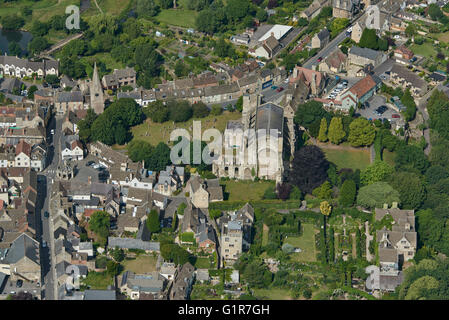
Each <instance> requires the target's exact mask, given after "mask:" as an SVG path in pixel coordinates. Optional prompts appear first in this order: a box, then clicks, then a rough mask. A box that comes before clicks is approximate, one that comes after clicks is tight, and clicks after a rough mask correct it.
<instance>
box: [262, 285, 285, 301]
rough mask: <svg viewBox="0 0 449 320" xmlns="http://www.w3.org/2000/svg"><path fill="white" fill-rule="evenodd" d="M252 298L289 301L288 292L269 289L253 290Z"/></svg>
mask: <svg viewBox="0 0 449 320" xmlns="http://www.w3.org/2000/svg"><path fill="white" fill-rule="evenodd" d="M254 296H255V297H256V298H259V299H262V298H267V299H268V300H291V299H292V298H291V296H290V291H289V290H285V289H280V288H270V289H254Z"/></svg>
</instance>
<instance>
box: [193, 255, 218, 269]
mask: <svg viewBox="0 0 449 320" xmlns="http://www.w3.org/2000/svg"><path fill="white" fill-rule="evenodd" d="M214 267H215V266H214V265H213V264H211V263H210V260H209V258H196V261H195V268H197V269H210V268H214Z"/></svg>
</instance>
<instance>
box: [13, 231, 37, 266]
mask: <svg viewBox="0 0 449 320" xmlns="http://www.w3.org/2000/svg"><path fill="white" fill-rule="evenodd" d="M24 257H27V258H28V259H30V260H31V261H33V262H35V263H37V264H39V265H40V259H39V242H37V241H36V240H34V239H33V238H31V237H30V236H28V235H27V234H25V233H23V234H21V235H20V236H19V237H18V238H17V239H16V240H14V242H13V243H12V245H11V248H10V249H9V251H8V253H7V255H6V258H5V259H6V261H7V262H8V263H10V264H12V263H17V262H18V261H20V260H21V259H23V258H24Z"/></svg>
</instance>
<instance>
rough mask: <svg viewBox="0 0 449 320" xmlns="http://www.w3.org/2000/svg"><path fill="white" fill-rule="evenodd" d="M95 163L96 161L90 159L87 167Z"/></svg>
mask: <svg viewBox="0 0 449 320" xmlns="http://www.w3.org/2000/svg"><path fill="white" fill-rule="evenodd" d="M94 163H95V161H92V160H90V161H88V162H87V163H86V167H90V166H92V165H93V164H94Z"/></svg>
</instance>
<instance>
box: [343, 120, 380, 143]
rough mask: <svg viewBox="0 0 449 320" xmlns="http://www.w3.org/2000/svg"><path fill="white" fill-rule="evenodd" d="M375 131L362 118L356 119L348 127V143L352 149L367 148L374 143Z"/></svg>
mask: <svg viewBox="0 0 449 320" xmlns="http://www.w3.org/2000/svg"><path fill="white" fill-rule="evenodd" d="M375 137H376V131H375V129H374V127H373V126H372V125H371V123H370V122H369V121H368V120H366V119H364V118H357V119H355V120H354V121H352V122H351V124H350V125H349V137H348V141H349V142H350V143H351V145H352V146H354V147H361V146H369V145H371V144H372V143H373V142H374V138H375Z"/></svg>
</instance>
